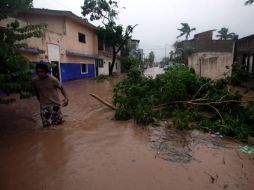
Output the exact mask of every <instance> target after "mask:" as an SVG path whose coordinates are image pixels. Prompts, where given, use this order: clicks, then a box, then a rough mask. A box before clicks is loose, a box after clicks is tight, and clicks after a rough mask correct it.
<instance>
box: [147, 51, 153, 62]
mask: <svg viewBox="0 0 254 190" xmlns="http://www.w3.org/2000/svg"><path fill="white" fill-rule="evenodd" d="M148 59H149V62H150V63H152V64H153V62H154V59H155V55H154V52H153V51H151V52H150V53H149V55H148Z"/></svg>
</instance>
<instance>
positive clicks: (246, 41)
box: [234, 35, 254, 74]
mask: <svg viewBox="0 0 254 190" xmlns="http://www.w3.org/2000/svg"><path fill="white" fill-rule="evenodd" d="M234 62H236V63H240V64H243V65H245V66H246V69H247V70H248V72H249V73H252V74H254V35H250V36H247V37H244V38H241V39H239V40H237V42H236V45H235V56H234Z"/></svg>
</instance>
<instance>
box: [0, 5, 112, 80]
mask: <svg viewBox="0 0 254 190" xmlns="http://www.w3.org/2000/svg"><path fill="white" fill-rule="evenodd" d="M16 19H18V20H19V21H20V23H21V25H27V24H41V23H44V24H46V25H47V28H46V29H45V30H44V33H43V36H42V37H41V38H34V37H32V38H29V39H27V40H26V41H25V43H26V44H27V45H28V48H20V49H19V50H18V51H19V52H20V53H21V54H22V55H24V56H25V57H27V58H28V59H29V60H30V61H31V62H33V63H34V64H37V63H41V62H43V63H51V64H52V65H54V67H53V68H52V74H53V75H54V76H55V77H57V78H58V79H59V80H60V81H68V80H75V79H83V78H92V77H95V76H97V75H99V74H108V73H106V72H103V71H102V69H101V68H104V64H103V65H101V64H100V63H104V62H105V60H104V58H105V57H104V56H99V49H98V36H97V27H95V26H94V25H92V24H90V23H89V22H87V21H86V20H84V19H82V18H81V17H78V16H76V15H74V14H73V13H72V12H70V11H58V10H48V9H31V10H29V11H26V12H23V13H19V14H18V15H17V16H16ZM1 25H3V23H1Z"/></svg>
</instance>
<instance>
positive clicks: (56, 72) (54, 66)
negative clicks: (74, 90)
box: [51, 61, 60, 80]
mask: <svg viewBox="0 0 254 190" xmlns="http://www.w3.org/2000/svg"><path fill="white" fill-rule="evenodd" d="M51 65H52V75H53V76H54V77H56V78H57V79H58V80H60V74H59V62H58V61H51Z"/></svg>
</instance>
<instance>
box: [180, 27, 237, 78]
mask: <svg viewBox="0 0 254 190" xmlns="http://www.w3.org/2000/svg"><path fill="white" fill-rule="evenodd" d="M213 31H214V30H210V31H206V32H202V33H199V34H196V35H195V36H194V39H192V40H185V41H182V42H180V43H178V44H177V46H178V47H177V48H182V49H184V48H188V49H189V50H190V51H189V52H188V53H186V54H185V55H184V56H185V58H183V59H182V60H187V66H188V67H189V68H193V69H194V70H195V72H196V74H197V75H198V76H201V77H207V78H211V79H219V78H224V77H226V76H231V73H232V64H233V51H234V41H232V40H213V38H212V37H213Z"/></svg>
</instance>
